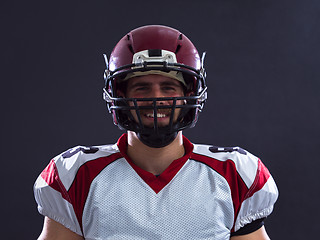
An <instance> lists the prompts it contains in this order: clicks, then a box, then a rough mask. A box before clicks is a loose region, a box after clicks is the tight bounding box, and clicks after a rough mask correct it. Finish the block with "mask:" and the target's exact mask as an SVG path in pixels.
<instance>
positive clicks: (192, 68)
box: [103, 25, 207, 148]
mask: <svg viewBox="0 0 320 240" xmlns="http://www.w3.org/2000/svg"><path fill="white" fill-rule="evenodd" d="M204 56H205V53H204V54H203V55H202V58H201V59H200V56H199V54H198V51H197V49H196V48H195V46H194V45H193V43H192V42H191V41H190V40H189V39H188V38H187V37H186V36H185V35H184V34H182V33H181V32H179V31H178V30H176V29H173V28H171V27H167V26H161V25H148V26H143V27H139V28H137V29H134V30H132V31H131V32H129V33H128V34H126V35H125V36H124V37H123V38H122V39H121V40H120V41H119V42H118V43H117V44H116V46H115V47H114V49H113V51H112V53H111V55H110V60H109V61H108V59H107V56H106V55H105V54H104V58H105V62H106V69H105V72H104V79H105V87H104V88H103V98H104V100H105V101H106V104H107V108H108V110H109V112H110V113H111V114H112V115H113V121H114V124H115V125H117V126H118V127H119V128H120V129H122V130H130V131H134V132H135V133H136V134H137V136H138V138H139V139H140V140H141V141H142V142H143V143H144V144H146V145H147V146H149V147H153V148H160V147H164V146H166V145H168V144H170V143H171V142H172V141H173V140H174V139H175V138H176V136H177V133H178V132H179V131H181V130H183V129H186V128H190V127H193V126H195V124H196V122H197V119H198V115H199V112H200V111H201V110H202V109H203V106H204V103H205V101H206V99H207V87H206V83H205V77H206V72H205V69H204V66H203V64H204ZM147 74H161V75H165V76H170V77H171V78H173V79H176V80H178V81H180V82H181V84H182V85H183V88H184V89H185V92H186V93H187V92H188V93H189V94H187V95H185V96H182V97H172V98H168V97H167V98H126V97H121V96H118V95H117V92H118V89H120V88H121V87H123V83H125V82H126V81H127V80H128V79H130V78H131V77H134V76H141V75H147ZM178 100H183V101H178ZM146 101H147V102H149V103H150V105H149V106H145V104H141V105H143V106H140V105H139V103H141V102H146ZM160 101H170V102H172V105H170V106H163V105H161V104H159V102H160ZM177 101H178V102H183V103H184V104H182V105H179V104H177ZM161 108H162V109H163V108H169V109H170V111H171V114H170V115H171V116H170V122H169V124H168V125H167V126H158V119H157V111H158V110H159V109H161ZM177 108H180V109H181V110H180V113H179V117H178V119H177V120H175V121H174V117H173V115H174V114H173V113H174V110H175V109H177ZM142 109H152V110H153V114H154V124H153V127H147V126H144V125H143V123H142V121H141V113H140V111H141V110H142ZM132 112H135V115H136V116H137V118H136V120H135V119H134V117H133V114H132ZM137 119H138V120H137Z"/></svg>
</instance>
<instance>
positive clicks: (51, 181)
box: [40, 160, 71, 203]
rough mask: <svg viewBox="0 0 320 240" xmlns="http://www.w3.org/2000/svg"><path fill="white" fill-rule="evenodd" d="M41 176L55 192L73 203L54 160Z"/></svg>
mask: <svg viewBox="0 0 320 240" xmlns="http://www.w3.org/2000/svg"><path fill="white" fill-rule="evenodd" d="M40 176H41V177H42V178H43V179H44V180H45V181H46V183H47V184H48V185H49V186H50V187H52V188H53V189H54V190H56V191H58V192H60V193H61V196H62V197H63V198H64V199H65V200H67V201H68V202H70V203H71V199H70V197H69V195H68V192H67V190H66V188H65V187H64V185H63V184H62V182H61V180H60V177H59V173H58V169H57V166H56V164H55V162H54V161H53V160H51V161H50V163H49V164H48V166H47V167H46V168H45V169H44V170H43V171H42V173H41V174H40Z"/></svg>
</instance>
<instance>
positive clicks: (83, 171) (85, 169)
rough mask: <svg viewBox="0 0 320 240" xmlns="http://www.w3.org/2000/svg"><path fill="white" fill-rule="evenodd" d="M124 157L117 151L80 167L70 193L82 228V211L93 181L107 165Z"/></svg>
mask: <svg viewBox="0 0 320 240" xmlns="http://www.w3.org/2000/svg"><path fill="white" fill-rule="evenodd" d="M122 157H123V156H122V155H121V153H120V152H117V153H114V154H112V155H110V156H107V157H101V158H97V159H94V160H90V161H88V162H86V163H85V164H83V165H82V166H81V167H80V168H79V170H78V172H77V175H76V177H75V179H74V181H73V183H72V185H71V187H70V189H69V191H68V194H69V196H70V199H71V203H72V205H73V208H74V211H75V214H76V216H77V219H78V222H79V224H80V227H81V229H82V213H83V209H84V205H85V203H86V200H87V197H88V193H89V189H90V186H91V183H92V181H93V180H94V178H95V177H96V176H97V175H98V174H99V173H100V172H101V171H102V170H103V169H104V168H105V167H106V166H108V165H109V164H110V163H112V162H114V161H115V160H117V159H119V158H122Z"/></svg>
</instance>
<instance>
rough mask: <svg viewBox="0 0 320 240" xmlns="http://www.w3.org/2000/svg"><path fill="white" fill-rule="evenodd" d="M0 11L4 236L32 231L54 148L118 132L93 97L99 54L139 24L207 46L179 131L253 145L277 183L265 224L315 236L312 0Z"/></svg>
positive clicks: (10, 4) (4, 7)
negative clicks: (196, 108) (193, 103)
mask: <svg viewBox="0 0 320 240" xmlns="http://www.w3.org/2000/svg"><path fill="white" fill-rule="evenodd" d="M0 11H1V19H0V20H1V21H0V22H1V33H0V35H1V37H0V38H1V42H2V44H1V73H0V74H1V123H2V124H1V128H2V130H1V174H0V177H1V190H2V194H1V214H2V218H3V219H5V220H4V221H5V223H4V224H3V223H2V231H1V234H2V236H5V237H4V238H5V239H35V238H36V237H37V236H38V235H39V233H40V231H41V228H42V216H40V215H39V214H38V213H37V209H36V204H35V201H34V198H33V190H32V187H33V183H34V181H35V179H36V178H37V176H38V174H39V173H40V172H41V171H42V170H43V168H44V167H45V166H46V165H47V163H48V162H49V160H50V159H51V158H52V157H53V156H55V155H57V154H59V153H60V152H62V151H64V150H66V149H68V148H70V147H72V146H75V145H79V144H81V145H96V144H104V143H113V142H115V141H116V139H117V138H118V137H119V136H120V134H121V133H122V132H121V131H120V130H118V129H117V128H116V127H115V126H113V123H112V120H111V117H110V116H109V115H108V114H107V113H106V109H105V105H104V102H103V100H102V87H103V70H104V61H103V57H102V54H103V53H107V54H108V55H109V54H110V52H111V50H112V48H113V46H114V45H115V44H116V42H117V41H118V40H119V39H120V38H121V37H122V36H123V35H124V34H126V33H127V32H128V31H129V30H131V29H132V28H136V27H139V26H142V25H146V24H164V25H169V26H172V27H175V28H177V29H179V30H181V31H182V32H183V33H185V34H186V35H187V36H188V37H189V38H191V40H192V41H193V42H194V44H195V45H196V46H197V48H198V50H199V52H203V51H206V52H207V58H206V62H205V66H206V69H207V72H208V77H207V84H208V87H209V100H208V102H207V104H206V106H205V109H204V111H203V113H202V114H201V115H200V119H199V122H198V124H197V126H196V128H194V129H191V130H188V131H186V132H185V134H186V135H187V137H189V138H190V139H191V141H193V142H197V143H209V144H215V145H220V146H235V145H238V146H241V147H243V148H245V149H248V150H249V151H251V152H252V153H253V154H256V155H258V156H259V157H260V158H261V159H262V160H263V162H264V163H265V165H266V166H267V167H268V168H269V170H270V171H271V173H272V175H273V176H274V178H275V180H276V182H277V184H278V187H279V190H280V197H279V200H278V202H277V204H276V205H275V210H274V213H273V214H272V215H271V216H270V217H269V219H268V220H267V223H266V226H267V230H268V233H269V235H270V236H271V237H272V239H299V240H300V239H313V238H314V237H317V230H318V229H317V228H318V223H319V220H318V215H319V207H318V205H319V200H318V198H319V178H318V168H319V159H318V158H317V154H316V153H317V152H318V151H319V147H320V141H319V136H320V135H319V129H320V128H319V120H320V119H319V114H320V112H319V103H320V101H319V100H320V96H319V87H320V84H319V77H320V71H319V69H318V67H319V54H320V51H319V49H320V48H319V41H320V39H319V37H320V31H319V29H320V27H319V23H320V19H319V16H320V3H319V1H318V0H307V1H304V0H300V1H298V0H250V1H249V0H241V1H239V0H198V1H192V2H191V3H189V2H188V1H186V0H177V1H174V0H169V1H167V0H162V1H141V0H135V1H124V0H122V1H121V0H119V1H107V0H105V1H61V2H59V1H1V3H0Z"/></svg>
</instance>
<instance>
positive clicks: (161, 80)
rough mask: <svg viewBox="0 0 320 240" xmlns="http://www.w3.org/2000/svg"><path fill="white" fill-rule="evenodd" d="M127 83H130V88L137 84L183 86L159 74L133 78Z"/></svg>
mask: <svg viewBox="0 0 320 240" xmlns="http://www.w3.org/2000/svg"><path fill="white" fill-rule="evenodd" d="M127 81H128V87H130V86H133V85H135V84H146V85H155V84H171V85H177V86H181V83H180V82H179V81H178V80H176V79H173V78H170V77H167V76H162V75H158V74H150V75H144V76H138V77H132V78H130V79H128V80H127Z"/></svg>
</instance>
